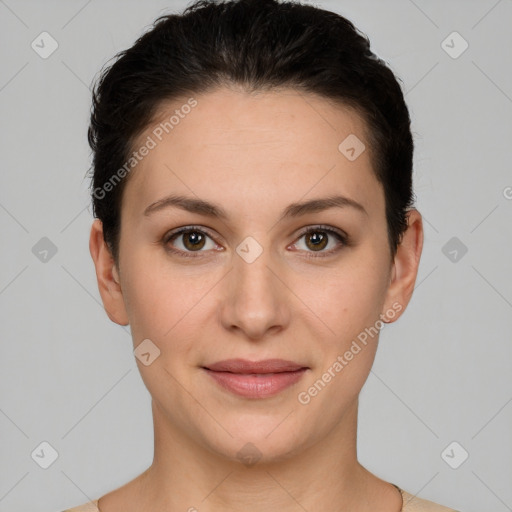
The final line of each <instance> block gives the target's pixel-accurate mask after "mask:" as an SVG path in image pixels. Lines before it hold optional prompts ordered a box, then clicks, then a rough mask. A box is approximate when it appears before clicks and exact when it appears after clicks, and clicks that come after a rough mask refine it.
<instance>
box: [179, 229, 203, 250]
mask: <svg viewBox="0 0 512 512" xmlns="http://www.w3.org/2000/svg"><path fill="white" fill-rule="evenodd" d="M182 236H183V245H184V246H185V247H186V248H187V249H188V250H191V251H195V250H198V249H202V248H203V247H204V244H205V238H206V237H205V235H204V234H202V233H200V232H199V231H189V232H186V233H182Z"/></svg>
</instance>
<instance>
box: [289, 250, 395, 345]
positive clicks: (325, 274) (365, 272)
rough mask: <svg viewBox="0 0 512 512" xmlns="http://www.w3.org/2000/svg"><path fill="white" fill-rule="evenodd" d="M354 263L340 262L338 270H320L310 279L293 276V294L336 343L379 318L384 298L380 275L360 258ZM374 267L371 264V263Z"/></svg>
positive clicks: (383, 284)
mask: <svg viewBox="0 0 512 512" xmlns="http://www.w3.org/2000/svg"><path fill="white" fill-rule="evenodd" d="M353 260H354V261H355V260H359V261H358V262H357V263H350V264H349V262H348V260H347V262H345V263H340V265H339V267H338V268H331V269H329V270H327V269H322V271H321V272H320V271H319V272H316V274H315V275H314V276H311V278H308V279H304V278H303V277H297V282H296V287H294V291H296V294H297V296H298V297H300V298H301V299H302V300H303V301H304V303H305V304H306V305H307V306H309V307H310V308H311V310H312V311H313V312H314V314H315V315H316V318H318V320H319V322H320V323H321V324H323V325H324V326H327V327H328V328H329V329H326V328H323V329H322V332H326V333H327V335H328V337H329V338H331V337H332V339H333V340H335V343H336V344H339V343H340V342H346V341H347V340H348V338H350V337H351V336H357V335H358V334H359V332H361V331H362V330H364V329H365V327H368V326H370V325H374V324H375V321H376V320H378V319H379V314H380V313H381V308H382V305H383V302H384V299H385V290H386V286H385V284H386V283H385V280H384V276H383V272H381V271H380V270H378V268H377V267H375V265H373V267H372V262H369V261H365V259H364V258H363V257H360V256H358V257H357V258H356V257H355V256H354V258H353ZM373 264H374V262H373Z"/></svg>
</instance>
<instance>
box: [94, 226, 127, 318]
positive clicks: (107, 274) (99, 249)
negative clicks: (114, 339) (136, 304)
mask: <svg viewBox="0 0 512 512" xmlns="http://www.w3.org/2000/svg"><path fill="white" fill-rule="evenodd" d="M89 251H90V253H91V257H92V259H93V261H94V266H95V268H96V279H97V282H98V290H99V292H100V295H101V300H102V302H103V306H104V308H105V311H106V313H107V315H108V317H109V318H110V320H112V321H113V322H115V323H116V324H119V325H128V324H129V321H128V315H127V312H126V308H125V304H124V297H123V292H122V289H121V284H120V277H119V272H118V269H117V267H116V265H115V262H114V258H113V257H112V254H111V252H110V250H109V248H108V246H107V244H106V243H105V241H104V239H103V225H102V222H101V221H100V220H99V219H95V220H94V222H93V224H92V227H91V234H90V238H89Z"/></svg>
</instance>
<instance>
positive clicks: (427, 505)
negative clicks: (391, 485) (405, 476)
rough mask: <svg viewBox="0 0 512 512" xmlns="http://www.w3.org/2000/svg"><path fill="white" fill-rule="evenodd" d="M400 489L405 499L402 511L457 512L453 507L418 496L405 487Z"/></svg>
mask: <svg viewBox="0 0 512 512" xmlns="http://www.w3.org/2000/svg"><path fill="white" fill-rule="evenodd" d="M400 490H401V492H402V496H403V500H404V506H403V508H402V512H457V511H456V510H454V509H453V508H450V507H444V506H443V505H439V504H437V503H434V502H433V501H428V500H424V499H421V498H418V497H417V496H414V495H413V494H410V493H408V492H407V491H404V490H403V489H400Z"/></svg>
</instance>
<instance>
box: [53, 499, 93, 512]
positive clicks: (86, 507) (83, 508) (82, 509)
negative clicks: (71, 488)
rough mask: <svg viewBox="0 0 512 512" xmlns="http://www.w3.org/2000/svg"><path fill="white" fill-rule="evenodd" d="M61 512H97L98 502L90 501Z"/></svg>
mask: <svg viewBox="0 0 512 512" xmlns="http://www.w3.org/2000/svg"><path fill="white" fill-rule="evenodd" d="M62 512H99V510H98V500H92V501H89V502H87V503H84V504H83V505H78V506H77V507H73V508H68V509H66V510H63V511H62Z"/></svg>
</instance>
